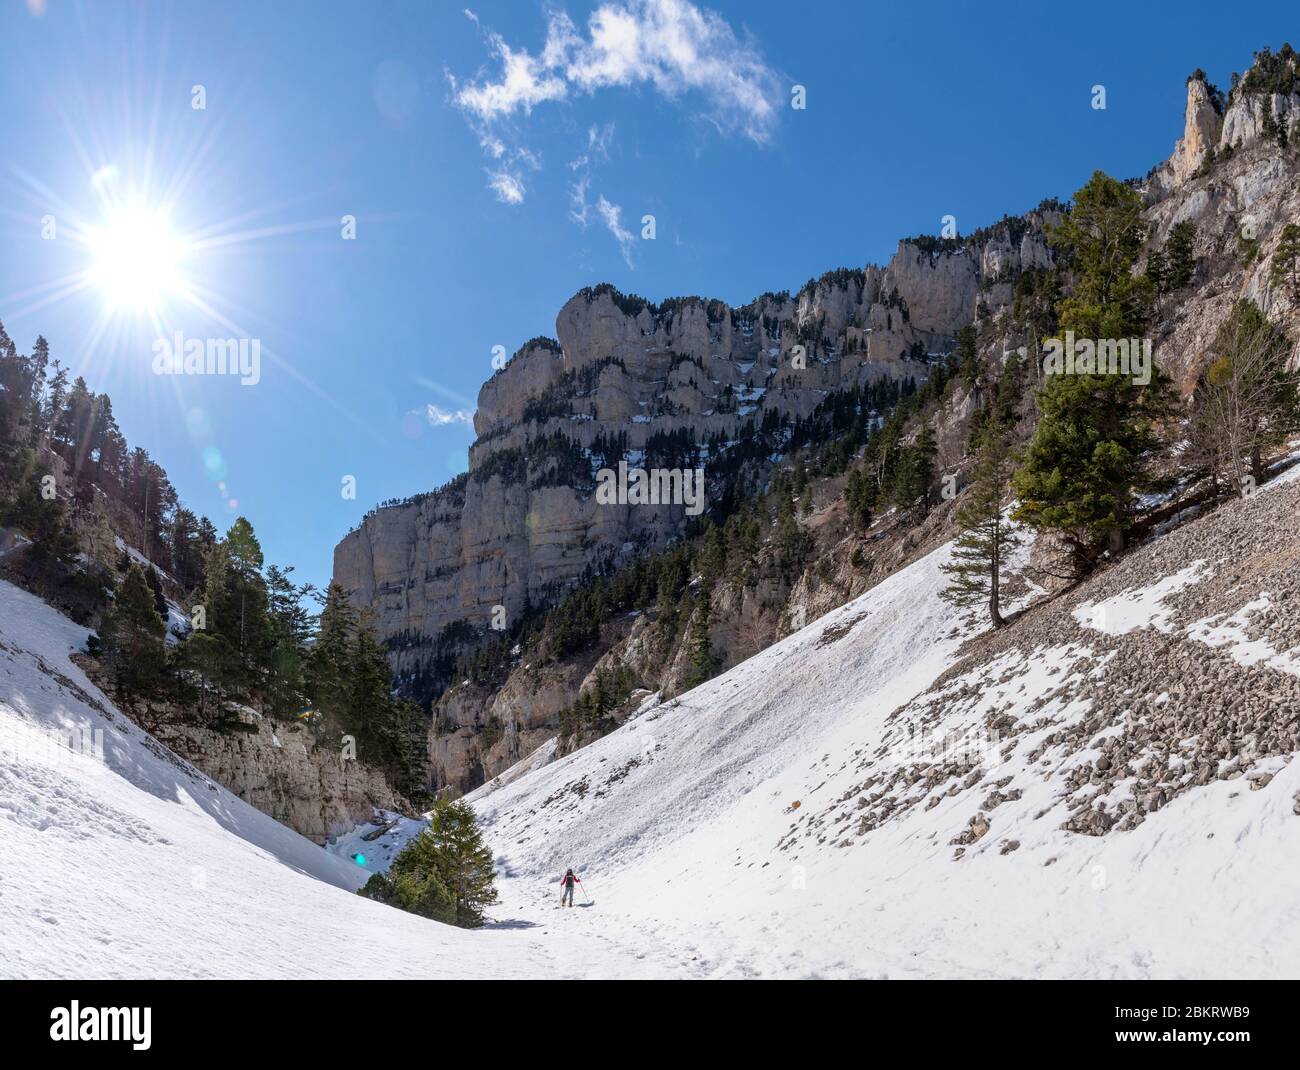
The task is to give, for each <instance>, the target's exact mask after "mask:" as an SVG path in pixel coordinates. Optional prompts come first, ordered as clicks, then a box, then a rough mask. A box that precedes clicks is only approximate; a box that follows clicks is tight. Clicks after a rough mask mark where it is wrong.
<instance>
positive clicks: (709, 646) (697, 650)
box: [686, 590, 722, 688]
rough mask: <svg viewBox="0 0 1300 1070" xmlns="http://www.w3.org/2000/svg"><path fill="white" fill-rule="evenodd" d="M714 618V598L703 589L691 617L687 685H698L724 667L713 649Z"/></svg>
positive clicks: (688, 638) (688, 636)
mask: <svg viewBox="0 0 1300 1070" xmlns="http://www.w3.org/2000/svg"><path fill="white" fill-rule="evenodd" d="M712 619H713V600H712V598H711V597H710V595H709V592H708V590H701V591H700V594H699V596H698V600H697V604H696V607H695V614H694V616H692V617H691V626H690V631H689V633H688V635H687V640H686V642H687V649H688V651H689V652H690V659H691V664H690V671H689V672H688V673H687V675H686V686H687V687H688V688H689V687H697V686H698V685H700V684H702V683H704V681H705V680H711V679H712V678H713V677H715V676H717V675H718V670H719V669H720V668H721V667H722V665H721V661H720V659H719V658H718V655H717V654H716V653H715V652H714V650H713V643H712V641H711V640H710V639H709V624H710V623H712Z"/></svg>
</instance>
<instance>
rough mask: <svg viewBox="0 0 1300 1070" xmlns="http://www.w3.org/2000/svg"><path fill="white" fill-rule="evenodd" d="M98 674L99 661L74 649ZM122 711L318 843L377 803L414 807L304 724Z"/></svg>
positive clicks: (171, 710) (158, 707)
mask: <svg viewBox="0 0 1300 1070" xmlns="http://www.w3.org/2000/svg"><path fill="white" fill-rule="evenodd" d="M74 660H76V661H77V663H78V664H79V665H81V667H82V668H83V669H85V670H86V672H87V674H88V675H89V676H90V677H91V678H92V679H95V678H96V677H97V676H98V665H97V663H96V662H95V661H94V660H93V659H91V658H87V657H85V656H84V655H74ZM118 704H119V706H120V707H121V709H122V711H123V712H124V713H126V714H127V715H128V716H130V718H131V720H133V721H134V722H135V723H136V724H138V725H140V726H141V727H142V728H144V729H145V730H146V731H148V732H149V733H150V734H151V735H152V736H153V737H154V738H155V739H157V740H158V741H159V742H160V743H163V744H164V745H166V746H167V747H168V748H169V749H171V750H172V751H174V752H175V753H176V754H179V755H180V756H181V757H183V758H185V759H187V760H188V761H190V762H192V763H193V764H194V765H195V766H196V767H197V768H199V769H201V770H202V771H203V772H205V773H206V774H207V775H208V776H210V777H211V778H212V779H213V780H215V781H216V782H217V783H218V784H220V785H221V786H222V787H224V788H226V789H227V790H228V791H229V792H231V794H233V795H237V796H238V797H239V798H241V799H243V800H244V801H245V802H247V803H248V804H249V805H250V806H255V807H256V808H257V809H259V810H261V811H262V813H264V814H268V815H269V816H271V817H273V818H275V820H277V821H279V822H281V823H282V824H285V825H288V826H289V827H290V828H291V829H293V830H294V831H295V832H299V833H301V834H302V835H303V836H306V837H307V838H308V839H310V840H314V841H315V842H316V843H322V844H323V843H325V841H326V840H328V839H330V838H331V837H333V836H337V835H339V834H341V833H344V832H350V831H351V830H352V829H354V828H355V827H356V826H357V825H359V824H363V823H364V822H366V821H369V820H370V818H371V817H372V815H373V814H374V812H375V810H376V809H383V810H395V811H402V812H407V813H409V812H410V811H411V809H412V807H411V805H410V803H409V802H407V801H406V800H405V799H403V798H402V797H401V796H399V795H397V794H396V793H395V792H394V791H393V789H392V788H391V787H390V786H389V785H388V782H387V781H386V780H385V779H384V777H383V774H382V773H380V772H379V771H378V770H377V769H374V768H372V767H370V766H367V765H364V764H362V763H361V762H358V761H355V760H352V759H345V758H344V757H343V756H342V754H341V753H340V751H339V750H337V749H334V748H328V747H323V746H321V745H320V744H319V743H318V742H317V740H316V739H315V738H314V737H313V735H312V733H311V731H310V729H308V728H306V727H305V726H303V725H300V724H294V723H286V722H282V721H276V722H272V721H270V720H269V719H267V718H264V717H261V716H259V715H258V714H256V713H255V712H254V711H252V710H243V711H241V712H240V714H239V716H238V718H237V719H236V720H232V721H230V722H229V723H228V724H227V725H226V726H225V727H224V728H223V729H222V730H217V729H215V728H213V727H212V725H211V723H210V719H208V720H204V719H201V718H199V717H197V716H196V715H194V713H193V711H192V710H180V709H178V708H176V707H175V706H171V705H167V704H163V703H157V702H151V701H144V700H141V701H139V702H137V703H135V704H134V705H131V704H130V703H127V702H123V701H122V700H120V699H119V700H118Z"/></svg>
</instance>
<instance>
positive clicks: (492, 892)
mask: <svg viewBox="0 0 1300 1070" xmlns="http://www.w3.org/2000/svg"><path fill="white" fill-rule="evenodd" d="M495 881H496V874H495V871H494V870H493V867H492V854H491V852H490V851H488V849H487V847H486V846H485V845H484V843H483V836H482V833H480V831H479V828H478V824H477V823H476V821H475V819H474V811H473V810H472V809H471V808H470V807H469V805H468V804H467V803H464V802H460V801H457V802H449V801H447V800H445V799H440V800H439V801H438V802H436V803H435V804H434V807H433V812H432V814H431V817H430V823H429V827H428V828H427V829H425V830H424V831H423V832H421V833H420V834H419V835H418V836H416V837H415V838H414V839H413V840H411V841H410V842H409V843H408V844H407V845H406V846H405V847H404V848H403V849H402V851H401V853H399V854H398V856H397V857H396V858H395V859H393V864H392V865H391V866H390V867H389V870H388V874H387V875H386V876H385V875H384V874H379V873H377V874H375V875H374V876H373V877H371V878H370V880H369V881H367V882H366V886H365V887H364V888H363V889H361V894H362V895H364V896H366V897H367V898H370V899H377V900H378V901H380V902H382V903H388V904H389V905H391V906H396V907H400V908H401V909H402V910H407V911H410V912H411V913H413V914H420V915H422V916H424V917H426V918H432V919H434V920H435V921H441V922H445V923H447V924H448V925H459V926H461V927H462V928H466V929H473V928H478V927H479V926H481V925H482V924H483V921H484V910H485V908H487V907H489V906H491V905H492V904H493V903H495V902H496V901H497V891H496V887H495Z"/></svg>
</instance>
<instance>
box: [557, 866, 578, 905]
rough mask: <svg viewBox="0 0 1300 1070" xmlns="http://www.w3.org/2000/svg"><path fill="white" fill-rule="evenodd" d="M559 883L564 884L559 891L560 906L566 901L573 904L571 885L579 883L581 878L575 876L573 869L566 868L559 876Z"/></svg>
mask: <svg viewBox="0 0 1300 1070" xmlns="http://www.w3.org/2000/svg"><path fill="white" fill-rule="evenodd" d="M560 883H561V884H562V885H564V891H562V892H561V893H560V906H564V905H565V904H566V903H567V904H568V905H569V906H573V886H574V884H575V883H577V884H581V883H582V879H581V878H580V877H575V876H574V874H573V870H571V869H566V870H565V871H564V876H563V877H561V878H560Z"/></svg>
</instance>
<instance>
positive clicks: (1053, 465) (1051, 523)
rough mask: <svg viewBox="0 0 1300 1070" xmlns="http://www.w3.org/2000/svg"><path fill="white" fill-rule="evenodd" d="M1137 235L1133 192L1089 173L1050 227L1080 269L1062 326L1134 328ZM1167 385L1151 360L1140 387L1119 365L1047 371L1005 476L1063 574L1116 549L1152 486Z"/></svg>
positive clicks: (1139, 303) (1139, 326) (1140, 315)
mask: <svg viewBox="0 0 1300 1070" xmlns="http://www.w3.org/2000/svg"><path fill="white" fill-rule="evenodd" d="M1145 237H1146V227H1145V224H1144V223H1143V221H1142V201H1141V197H1140V196H1139V195H1138V193H1137V192H1136V191H1135V190H1133V189H1131V188H1130V187H1128V186H1126V185H1124V184H1123V183H1122V182H1116V181H1115V180H1114V179H1113V178H1110V177H1109V176H1108V175H1106V174H1103V173H1102V172H1101V171H1098V172H1096V173H1094V174H1093V176H1092V178H1091V179H1090V180H1089V181H1088V183H1087V185H1085V186H1084V187H1083V188H1082V189H1080V190H1079V192H1078V193H1076V194H1075V202H1074V208H1073V209H1072V210H1071V212H1070V216H1069V218H1068V219H1067V222H1066V223H1065V224H1063V225H1062V226H1061V227H1058V228H1057V229H1056V230H1055V231H1053V233H1052V236H1051V240H1052V243H1053V245H1054V246H1055V247H1056V248H1057V250H1058V252H1059V254H1060V256H1061V258H1062V259H1063V260H1064V261H1066V262H1067V263H1068V264H1069V265H1070V266H1071V267H1072V269H1073V270H1074V271H1075V272H1076V273H1077V275H1078V278H1077V282H1076V286H1075V291H1074V293H1073V294H1072V295H1071V296H1070V297H1068V298H1065V299H1064V300H1062V301H1061V303H1060V305H1059V307H1058V313H1059V322H1060V327H1061V329H1062V330H1065V331H1074V332H1075V334H1076V335H1078V336H1079V337H1083V338H1092V339H1106V338H1115V339H1118V338H1128V337H1130V336H1134V335H1138V334H1140V333H1141V332H1142V330H1143V329H1144V328H1145V325H1146V322H1147V318H1148V316H1149V315H1150V308H1151V305H1150V299H1151V294H1152V284H1151V281H1150V280H1149V279H1147V278H1146V277H1145V276H1142V275H1135V274H1134V273H1133V265H1134V263H1135V262H1136V260H1137V257H1138V255H1139V253H1140V252H1141V249H1142V244H1143V241H1144V240H1145ZM1171 241H1172V239H1171ZM1189 244H1190V243H1189ZM1171 267H1172V265H1171ZM1167 390H1168V383H1167V381H1166V380H1165V379H1164V378H1163V377H1162V376H1161V375H1160V374H1159V370H1158V369H1154V368H1153V369H1152V380H1151V383H1150V384H1149V385H1146V386H1142V385H1139V384H1137V383H1134V382H1133V380H1132V379H1131V378H1129V377H1127V376H1123V375H1118V374H1117V375H1087V374H1078V375H1068V374H1056V375H1049V376H1047V377H1046V383H1045V385H1044V387H1043V389H1042V390H1040V391H1039V394H1038V404H1039V409H1040V411H1041V414H1042V415H1041V418H1040V420H1039V422H1038V426H1037V427H1036V428H1035V431H1034V437H1033V439H1032V441H1031V442H1030V444H1029V446H1028V448H1027V450H1026V451H1025V457H1024V463H1023V465H1022V466H1021V468H1020V469H1019V470H1018V471H1017V472H1016V474H1015V476H1014V478H1013V486H1014V488H1015V492H1016V495H1017V497H1019V499H1020V506H1019V508H1018V509H1017V510H1016V512H1015V519H1016V520H1018V521H1022V522H1024V523H1026V524H1029V525H1030V526H1031V527H1035V528H1042V529H1048V530H1050V531H1052V532H1054V533H1055V534H1056V535H1058V536H1059V537H1060V538H1061V540H1062V542H1063V543H1064V546H1065V549H1066V551H1067V556H1068V559H1069V561H1068V568H1067V571H1066V574H1065V578H1069V579H1078V578H1079V577H1081V576H1082V575H1084V574H1086V573H1087V572H1088V571H1089V570H1090V569H1091V568H1092V567H1093V566H1094V565H1095V564H1096V562H1097V561H1098V560H1099V559H1100V557H1101V555H1102V553H1103V552H1105V551H1106V550H1108V549H1109V550H1110V551H1111V552H1112V553H1118V552H1119V551H1120V550H1122V549H1123V547H1124V544H1125V541H1126V538H1127V532H1128V530H1129V528H1130V527H1131V526H1132V523H1133V519H1134V516H1135V514H1136V511H1137V504H1136V503H1137V495H1138V494H1139V493H1140V492H1141V491H1144V490H1151V489H1154V488H1155V487H1156V486H1157V481H1156V480H1155V479H1154V477H1153V475H1152V473H1151V462H1152V460H1153V459H1154V457H1155V454H1156V452H1157V449H1158V447H1159V442H1158V440H1157V438H1156V436H1155V434H1154V432H1153V431H1152V421H1153V420H1154V419H1155V418H1156V417H1158V416H1162V415H1165V414H1166V412H1167V403H1168V396H1167Z"/></svg>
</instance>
